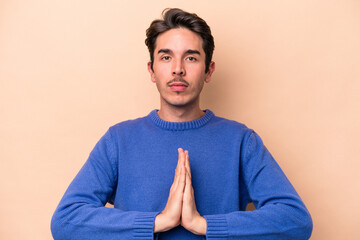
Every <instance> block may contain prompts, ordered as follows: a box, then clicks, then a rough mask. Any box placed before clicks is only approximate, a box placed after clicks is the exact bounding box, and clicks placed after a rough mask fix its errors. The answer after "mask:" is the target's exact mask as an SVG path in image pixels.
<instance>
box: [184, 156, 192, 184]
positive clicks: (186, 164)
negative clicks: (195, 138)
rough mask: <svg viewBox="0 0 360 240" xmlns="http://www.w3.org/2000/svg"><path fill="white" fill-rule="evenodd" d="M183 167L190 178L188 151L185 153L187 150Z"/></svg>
mask: <svg viewBox="0 0 360 240" xmlns="http://www.w3.org/2000/svg"><path fill="white" fill-rule="evenodd" d="M185 167H186V171H187V172H188V173H189V177H190V178H191V168H190V160H189V151H187V150H186V151H185Z"/></svg>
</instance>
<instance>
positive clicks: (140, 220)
mask: <svg viewBox="0 0 360 240" xmlns="http://www.w3.org/2000/svg"><path fill="white" fill-rule="evenodd" d="M157 214H159V213H158V212H146V213H145V212H144V213H140V214H139V216H137V217H136V218H135V222H134V226H135V229H134V239H142V240H154V223H155V217H156V215H157Z"/></svg>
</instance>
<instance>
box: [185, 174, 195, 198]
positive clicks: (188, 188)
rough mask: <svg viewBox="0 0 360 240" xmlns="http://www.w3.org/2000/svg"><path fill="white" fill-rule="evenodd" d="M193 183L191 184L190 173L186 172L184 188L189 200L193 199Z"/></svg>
mask: <svg viewBox="0 0 360 240" xmlns="http://www.w3.org/2000/svg"><path fill="white" fill-rule="evenodd" d="M192 194H193V191H192V185H191V178H190V175H189V174H186V185H185V189H184V199H185V200H186V201H187V202H189V201H191V199H192Z"/></svg>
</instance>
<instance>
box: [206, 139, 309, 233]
mask: <svg viewBox="0 0 360 240" xmlns="http://www.w3.org/2000/svg"><path fill="white" fill-rule="evenodd" d="M241 152H242V155H241V170H240V174H241V176H242V179H241V181H243V182H244V185H245V186H246V187H247V190H248V192H249V195H250V198H251V200H252V201H253V203H254V205H255V207H256V209H257V210H255V211H251V212H246V211H237V212H232V213H227V214H222V215H208V216H205V218H206V221H207V225H208V226H207V236H206V237H207V239H243V238H246V239H249V240H257V239H261V240H266V239H269V240H270V239H271V240H275V239H276V240H280V239H289V240H290V239H294V240H295V239H308V238H310V235H311V232H312V220H311V217H310V214H309V212H308V211H307V209H306V207H305V205H304V204H303V202H302V200H301V199H300V197H299V195H298V194H297V193H296V191H295V189H294V188H293V187H292V185H291V183H290V182H289V181H288V179H287V178H286V176H285V174H284V173H283V172H282V170H281V169H280V167H279V166H278V164H277V163H276V162H275V160H274V159H273V157H272V156H271V155H270V153H269V152H268V150H267V149H266V147H265V146H264V145H263V143H262V141H261V139H260V137H259V136H258V135H257V134H256V133H254V132H252V133H251V134H250V135H249V137H248V139H247V142H246V144H245V145H244V147H243V149H242V151H241Z"/></svg>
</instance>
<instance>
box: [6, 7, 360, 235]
mask: <svg viewBox="0 0 360 240" xmlns="http://www.w3.org/2000/svg"><path fill="white" fill-rule="evenodd" d="M165 7H180V8H183V9H185V10H188V11H190V12H196V13H198V14H199V15H200V16H201V17H203V18H204V19H205V20H206V21H207V22H208V23H209V25H210V26H211V27H212V31H213V35H214V37H215V44H216V49H215V56H214V60H215V61H216V63H217V69H216V72H215V74H214V77H213V81H212V82H211V83H210V84H208V85H206V88H205V90H204V93H203V97H202V107H203V108H210V109H212V110H213V111H214V112H215V113H216V114H217V115H220V116H223V117H227V118H230V119H234V120H237V121H241V122H244V123H246V124H247V125H248V126H249V127H251V128H253V129H255V130H256V131H257V132H258V133H259V134H260V136H262V138H263V140H264V142H265V144H266V145H267V146H268V148H269V149H270V151H271V152H272V154H273V155H274V157H275V158H276V159H277V161H278V162H279V164H280V165H281V167H282V168H283V170H284V171H285V172H286V174H287V176H288V177H289V178H290V180H291V181H292V183H293V184H294V186H295V187H296V189H297V191H298V192H299V194H300V195H301V196H302V198H303V200H304V202H305V204H306V205H307V206H308V208H309V210H310V212H311V214H312V217H313V220H314V231H313V236H312V238H311V239H314V240H323V239H327V240H338V239H341V240H346V239H358V237H359V235H360V227H359V226H360V218H359V215H360V211H359V202H360V187H359V183H360V181H359V180H360V178H359V173H358V172H359V170H358V169H359V167H360V162H359V155H360V147H359V140H358V139H359V136H360V112H359V111H360V97H359V91H360V81H359V80H360V1H359V0H352V1H351V0H317V1H314V0H302V1H289V0H283V1H280V0H272V1H265V0H263V1H254V0H243V1H235V0H234V1H229V0H227V1H206V0H202V1H194V0H191V1H134V0H132V1H130V0H129V1H120V0H117V1H115V0H113V1H100V0H99V1H89V0H73V1H62V0H58V1H55V0H53V1H49V0H31V1H30V0H28V1H26V0H12V1H10V0H1V1H0V190H1V195H0V201H1V202H0V239H7V240H13V239H16V240H18V239H22V240H27V239H29V240H30V239H51V233H50V219H51V216H52V213H53V211H54V210H55V208H56V206H57V204H58V202H59V201H60V198H61V197H62V195H63V193H64V192H65V190H66V188H67V186H68V185H69V183H70V181H71V180H72V179H73V177H74V176H75V174H76V173H77V171H78V170H79V168H80V167H81V166H82V164H83V163H84V162H85V160H86V158H87V156H88V154H89V152H90V151H91V149H92V148H93V146H94V145H95V143H96V142H97V140H98V139H99V138H100V137H101V136H102V135H103V134H104V133H105V131H106V130H107V128H108V127H109V126H110V125H113V124H115V123H117V122H119V121H123V120H127V119H131V118H136V117H139V116H144V115H146V114H148V113H149V112H150V111H151V110H152V109H154V108H158V107H159V97H158V94H157V90H156V87H155V86H154V85H153V84H152V83H151V82H150V78H149V76H148V73H147V70H146V63H147V61H148V59H149V56H148V52H147V49H146V47H145V44H144V39H145V29H146V28H147V27H148V25H149V24H150V21H151V20H153V19H154V18H158V17H159V16H160V13H161V11H162V9H164V8H165Z"/></svg>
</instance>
